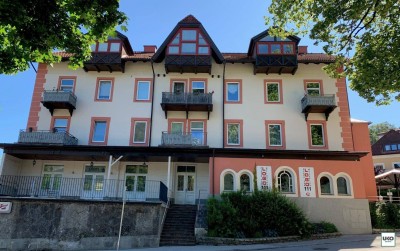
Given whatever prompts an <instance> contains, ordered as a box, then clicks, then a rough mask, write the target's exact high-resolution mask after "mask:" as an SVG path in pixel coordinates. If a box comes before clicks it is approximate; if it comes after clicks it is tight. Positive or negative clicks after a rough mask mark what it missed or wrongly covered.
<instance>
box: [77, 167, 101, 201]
mask: <svg viewBox="0 0 400 251" xmlns="http://www.w3.org/2000/svg"><path fill="white" fill-rule="evenodd" d="M105 170H106V167H105V166H85V174H84V179H83V193H82V197H83V198H85V199H103V197H104V173H105Z"/></svg>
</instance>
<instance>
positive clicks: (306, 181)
mask: <svg viewBox="0 0 400 251" xmlns="http://www.w3.org/2000/svg"><path fill="white" fill-rule="evenodd" d="M299 179H300V197H309V198H315V197H316V195H315V194H316V193H315V182H314V168H313V167H299Z"/></svg>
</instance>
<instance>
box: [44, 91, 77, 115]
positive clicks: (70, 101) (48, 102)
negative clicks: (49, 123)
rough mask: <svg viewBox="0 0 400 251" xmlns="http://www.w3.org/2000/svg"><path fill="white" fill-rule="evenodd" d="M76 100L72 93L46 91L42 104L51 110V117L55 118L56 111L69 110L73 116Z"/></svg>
mask: <svg viewBox="0 0 400 251" xmlns="http://www.w3.org/2000/svg"><path fill="white" fill-rule="evenodd" d="M76 99H77V98H76V96H75V95H74V94H73V93H72V92H65V91H44V92H43V100H42V104H43V106H44V107H46V108H47V109H49V111H50V114H51V116H53V112H54V109H68V111H69V113H70V115H71V116H72V113H73V111H74V110H75V109H76Z"/></svg>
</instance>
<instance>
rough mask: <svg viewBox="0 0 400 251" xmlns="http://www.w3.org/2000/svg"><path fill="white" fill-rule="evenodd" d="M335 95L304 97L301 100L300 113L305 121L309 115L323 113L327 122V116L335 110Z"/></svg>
mask: <svg viewBox="0 0 400 251" xmlns="http://www.w3.org/2000/svg"><path fill="white" fill-rule="evenodd" d="M335 108H336V101H335V95H323V96H311V95H305V96H304V97H303V98H302V99H301V112H302V113H304V116H305V118H306V120H307V117H308V114H309V113H325V118H326V120H328V117H329V114H330V113H331V112H332V111H333V110H335Z"/></svg>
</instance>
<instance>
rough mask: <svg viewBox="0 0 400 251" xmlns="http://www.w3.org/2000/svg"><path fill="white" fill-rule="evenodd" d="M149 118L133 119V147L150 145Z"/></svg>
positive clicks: (131, 142)
mask: <svg viewBox="0 0 400 251" xmlns="http://www.w3.org/2000/svg"><path fill="white" fill-rule="evenodd" d="M149 124H150V119H149V118H132V119H131V128H132V129H131V140H130V145H131V146H143V145H148V143H149V142H148V137H149V133H150V125H149Z"/></svg>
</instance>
